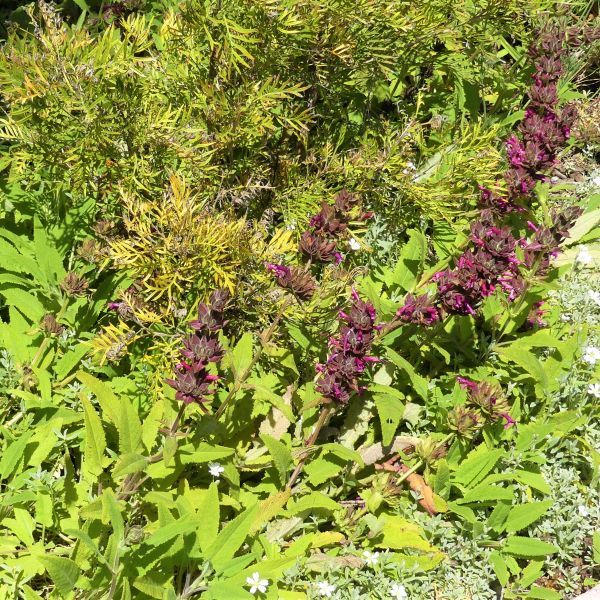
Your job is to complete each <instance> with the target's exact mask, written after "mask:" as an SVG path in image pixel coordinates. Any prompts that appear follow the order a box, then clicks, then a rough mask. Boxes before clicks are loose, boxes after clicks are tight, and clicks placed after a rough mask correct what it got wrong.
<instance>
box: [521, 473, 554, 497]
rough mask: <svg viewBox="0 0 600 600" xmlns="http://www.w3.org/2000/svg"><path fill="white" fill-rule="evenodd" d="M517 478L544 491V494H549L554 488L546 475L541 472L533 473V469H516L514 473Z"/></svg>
mask: <svg viewBox="0 0 600 600" xmlns="http://www.w3.org/2000/svg"><path fill="white" fill-rule="evenodd" d="M514 476H515V479H516V480H517V481H518V482H519V483H523V484H524V485H528V486H529V487H531V488H533V489H534V490H538V491H539V492H542V494H549V493H550V492H551V491H552V490H551V489H550V486H549V485H548V483H547V482H546V480H545V479H544V476H543V475H541V474H540V473H533V472H531V471H520V470H519V471H515V473H514Z"/></svg>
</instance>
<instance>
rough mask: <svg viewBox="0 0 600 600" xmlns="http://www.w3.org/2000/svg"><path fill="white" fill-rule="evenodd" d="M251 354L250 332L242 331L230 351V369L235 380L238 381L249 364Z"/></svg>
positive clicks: (251, 357)
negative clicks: (242, 333)
mask: <svg viewBox="0 0 600 600" xmlns="http://www.w3.org/2000/svg"><path fill="white" fill-rule="evenodd" d="M253 357H254V355H253V339H252V334H251V333H244V335H242V337H241V338H240V340H239V342H238V343H237V344H236V346H235V348H234V349H233V350H232V351H231V359H230V360H231V370H232V371H233V376H234V378H235V380H236V381H239V380H240V378H241V377H242V375H243V374H244V372H245V371H246V369H248V367H249V366H250V363H251V362H252V359H253Z"/></svg>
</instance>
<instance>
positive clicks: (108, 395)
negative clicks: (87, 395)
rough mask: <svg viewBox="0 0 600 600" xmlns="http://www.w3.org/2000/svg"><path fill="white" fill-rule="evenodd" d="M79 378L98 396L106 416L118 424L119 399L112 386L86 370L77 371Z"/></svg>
mask: <svg viewBox="0 0 600 600" xmlns="http://www.w3.org/2000/svg"><path fill="white" fill-rule="evenodd" d="M76 375H77V379H79V381H81V383H82V384H83V385H84V386H85V388H87V389H88V390H89V391H90V392H92V394H94V396H96V400H98V404H99V405H100V408H101V409H102V414H103V415H105V416H106V418H107V419H108V420H109V421H110V422H111V423H113V425H115V426H116V424H117V422H118V421H119V414H120V408H119V399H118V398H117V396H116V395H115V393H114V392H113V391H112V390H111V389H110V387H109V386H108V385H107V384H106V383H104V382H103V381H100V380H99V379H98V378H97V377H94V376H93V375H90V374H89V373H85V372H84V371H77V373H76Z"/></svg>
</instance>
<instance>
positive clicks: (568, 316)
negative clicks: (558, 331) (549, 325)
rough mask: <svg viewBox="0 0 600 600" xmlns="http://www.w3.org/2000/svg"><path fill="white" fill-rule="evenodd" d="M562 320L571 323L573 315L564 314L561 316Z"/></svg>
mask: <svg viewBox="0 0 600 600" xmlns="http://www.w3.org/2000/svg"><path fill="white" fill-rule="evenodd" d="M560 320H561V321H570V320H571V315H570V314H569V313H563V314H562V315H560Z"/></svg>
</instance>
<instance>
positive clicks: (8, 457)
mask: <svg viewBox="0 0 600 600" xmlns="http://www.w3.org/2000/svg"><path fill="white" fill-rule="evenodd" d="M32 435H33V431H32V430H28V431H25V432H24V433H23V434H22V435H21V436H20V437H18V438H17V439H16V440H15V441H14V442H12V443H11V444H10V446H8V448H7V449H6V450H5V451H4V452H3V453H2V459H0V477H1V478H2V479H8V477H10V476H11V475H12V474H13V472H14V471H15V469H16V468H17V465H18V464H19V462H20V461H21V460H22V459H23V454H24V452H25V446H27V442H29V439H30V438H31V436H32Z"/></svg>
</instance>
